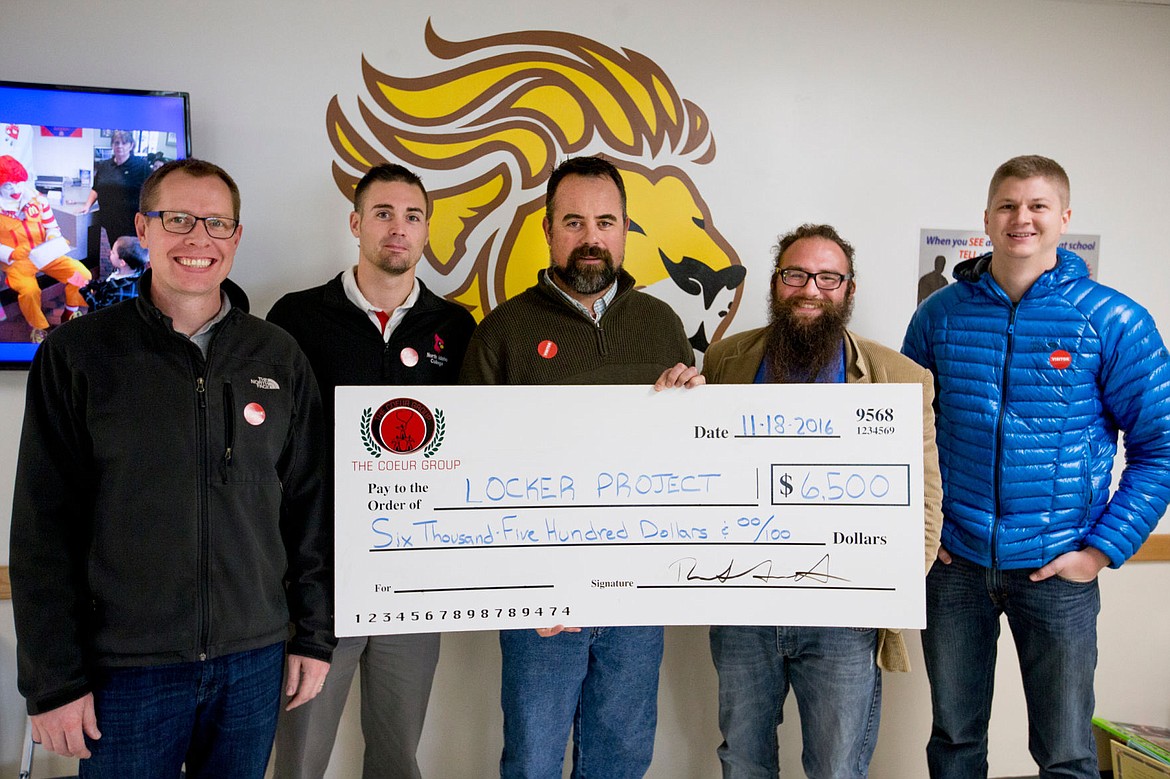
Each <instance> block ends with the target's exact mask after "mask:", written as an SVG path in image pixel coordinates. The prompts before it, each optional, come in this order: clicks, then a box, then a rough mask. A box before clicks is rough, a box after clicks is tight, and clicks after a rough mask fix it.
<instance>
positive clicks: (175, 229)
mask: <svg viewBox="0 0 1170 779" xmlns="http://www.w3.org/2000/svg"><path fill="white" fill-rule="evenodd" d="M142 215H143V216H157V217H158V218H159V221H160V222H162V227H163V229H164V230H166V231H167V232H168V233H174V234H175V235H186V234H187V233H189V232H191V231H192V230H194V229H195V224H196V223H197V222H202V223H203V227H204V228H205V229H206V230H207V234H208V235H210V236H211V237H212V238H231V237H232V236H233V235H235V234H236V230H238V229H239V228H240V222H239V220H238V219H228V218H227V217H225V216H193V215H191V214H187V213H184V212H182V211H143V212H142Z"/></svg>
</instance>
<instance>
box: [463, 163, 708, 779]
mask: <svg viewBox="0 0 1170 779" xmlns="http://www.w3.org/2000/svg"><path fill="white" fill-rule="evenodd" d="M629 224H630V220H629V218H628V217H627V216H626V195H625V186H624V184H623V183H622V178H621V174H620V173H619V172H618V171H617V169H616V168H615V167H614V166H613V165H612V164H610V163H609V162H607V161H605V160H603V159H601V158H598V157H576V158H573V159H569V160H566V161H565V162H563V163H561V165H560V166H558V167H557V169H556V170H555V171H553V173H552V175H551V176H550V177H549V181H548V196H547V201H546V204H545V218H544V232H545V238H546V239H547V240H548V245H549V255H550V258H551V263H550V266H549V268H548V269H547V270H545V271H542V272H541V273H540V275H539V277H538V278H537V281H536V284H535V285H534V286H532V287H531V288H529V289H528V290H526V291H524V292H522V293H521V294H519V295H517V296H516V297H514V298H512V299H511V300H509V301H507V302H506V303H503V304H502V305H500V306H498V307H497V308H496V309H495V310H494V311H492V312H491V313H490V314H488V316H487V317H485V318H484V320H483V322H481V323H480V325H479V327H478V328H477V329H476V331H475V334H474V335H473V336H472V339H471V344H470V346H469V347H468V350H467V356H466V358H465V359H464V363H463V373H462V374H461V376H460V381H461V382H462V383H464V384H647V385H649V384H653V383H654V382H655V380H656V379H657V378H658V377H659V375H660V374H662V372H663V371H664V370H666V369H668V368H669V367H670V366H672V365H675V364H676V363H680V362H681V363H685V364H687V365H692V364H694V352H693V350H692V348H691V345H690V344H689V343H688V342H687V337H686V334H685V333H684V331H683V327H682V322H680V321H679V318H678V316H677V315H675V313H674V312H673V311H671V310H670V307H669V306H667V305H666V304H665V303H663V302H662V301H660V300H657V299H655V298H653V297H650V296H649V295H646V294H644V293H642V292H639V291H637V290H635V289H634V279H633V277H631V276H630V274H628V273H626V272H625V271H624V270H622V259H623V258H624V255H625V245H626V231H627V230H628V229H629ZM552 391H555V390H552ZM565 411H566V413H571V414H592V415H594V416H595V417H596V418H597V435H598V436H604V435H605V421H606V410H605V409H604V408H599V407H594V408H571V409H566V410H565ZM548 423H549V424H550V425H554V426H555V425H556V420H555V419H550V420H548ZM566 445H567V446H571V442H567V444H566ZM500 648H501V651H502V654H503V669H502V680H501V686H502V689H501V706H502V708H503V710H504V753H503V757H502V759H501V761H500V774H501V776H502V777H505V778H507V777H531V776H560V774H561V764H562V762H563V760H564V754H565V742H566V741H567V740H568V737H569V728H570V726H572V727H573V729H574V732H575V736H574V742H575V743H574V750H573V760H574V763H575V771H574V776H576V775H582V776H591V775H594V774H595V773H598V771H600V772H601V773H602V774H604V775H605V776H610V777H628V778H629V779H636V778H637V777H641V776H643V775H644V774H645V773H646V769H647V768H648V767H649V765H650V758H651V756H652V755H653V753H654V730H655V726H656V722H657V698H658V666H659V664H660V663H661V661H662V628H661V627H653V626H652V627H584V628H581V627H568V628H566V627H564V626H563V625H557V626H555V627H551V628H541V629H540V630H536V631H532V630H501V631H500ZM599 775H600V774H599Z"/></svg>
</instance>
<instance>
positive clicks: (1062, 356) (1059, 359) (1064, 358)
mask: <svg viewBox="0 0 1170 779" xmlns="http://www.w3.org/2000/svg"><path fill="white" fill-rule="evenodd" d="M1048 364H1049V365H1051V366H1052V367H1053V368H1056V370H1058V371H1063V370H1064V369H1065V368H1067V367H1068V366H1070V365H1072V355H1071V354H1069V353H1068V352H1066V351H1065V350H1064V349H1057V350H1056V351H1055V352H1053V353H1052V354H1050V355H1048Z"/></svg>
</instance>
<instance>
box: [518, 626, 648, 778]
mask: <svg viewBox="0 0 1170 779" xmlns="http://www.w3.org/2000/svg"><path fill="white" fill-rule="evenodd" d="M500 650H501V652H502V653H503V668H502V681H501V691H500V704H501V707H502V708H503V710H504V753H503V756H502V757H501V758H500V776H501V777H504V779H513V778H515V779H520V778H521V777H523V779H560V777H561V766H562V763H564V759H565V743H566V742H567V741H568V738H569V727H570V726H572V729H573V773H572V777H573V779H640V777H642V776H644V775H645V774H646V770H647V769H648V768H649V767H650V758H651V757H652V756H653V754H654V729H655V726H656V725H657V722H658V667H659V665H661V663H662V628H660V627H618V628H612V627H607V628H582V629H581V632H580V633H559V634H557V635H555V636H552V637H551V638H541V637H540V636H538V635H537V634H536V631H534V630H501V631H500Z"/></svg>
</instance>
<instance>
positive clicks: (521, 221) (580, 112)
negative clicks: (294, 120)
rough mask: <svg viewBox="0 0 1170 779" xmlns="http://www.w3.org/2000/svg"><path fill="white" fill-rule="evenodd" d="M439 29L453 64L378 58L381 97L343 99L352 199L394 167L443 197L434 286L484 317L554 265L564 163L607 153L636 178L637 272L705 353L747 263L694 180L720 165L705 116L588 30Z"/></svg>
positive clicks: (370, 76) (341, 123) (443, 55)
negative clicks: (363, 182) (413, 65)
mask: <svg viewBox="0 0 1170 779" xmlns="http://www.w3.org/2000/svg"><path fill="white" fill-rule="evenodd" d="M425 36H426V46H427V49H428V51H430V53H431V54H433V55H434V56H435V57H437V58H438V59H440V60H444V61H446V62H447V63H449V64H448V66H447V67H445V68H444V69H441V70H439V72H436V73H434V74H433V75H429V76H423V77H417V78H403V77H397V76H392V75H390V74H387V73H382V72H379V71H378V70H375V69H374V68H373V67H372V66H371V65H370V64H369V62H367V61H366V60H365V59H364V58H363V62H362V68H363V74H364V77H365V83H366V87H367V89H368V92H369V94H368V96H366V97H364V98H363V97H359V98H358V101H357V103H358V108H357V116H356V117H354V118H353V119H351V118H349V117H347V116H346V114H345V113H344V112H343V111H342V109H341V105H340V102H339V100H338V98H337V97H336V96H335V97H334V98H333V100H332V101H330V103H329V108H328V110H327V113H326V122H327V126H328V132H329V138H330V141H331V143H332V144H333V148H334V149H335V151H336V153H337V155H338V159H337V160H335V161H334V163H333V177H334V180H335V181H336V182H337V186H338V188H339V189H340V190H341V191H342V192H343V193H344V194H345V195H346V196H347V197H350V198H352V196H353V188H354V186H355V185H356V184H357V181H358V179H359V178H360V177H361V175H362V174H364V173H365V172H366V171H367V170H369V168H370V167H372V166H373V165H377V164H379V163H382V162H399V163H401V164H403V165H406V166H407V167H410V168H412V169H414V170H415V171H416V172H418V173H419V175H421V176H422V177H423V180H424V181H425V182H426V184H427V188H428V190H430V194H431V200H432V204H433V213H432V216H431V237H430V243H429V245H428V247H427V250H426V254H425V258H426V261H427V263H428V264H429V266H430V268H431V269H432V270H433V271H435V273H434V274H430V275H428V276H427V283H428V285H429V286H431V287H432V289H434V291H435V292H436V293H438V294H441V295H443V296H445V297H447V298H448V299H450V300H454V301H456V302H458V303H461V304H463V305H464V306H466V307H467V308H468V309H469V310H471V311H472V313H473V314H475V316H476V318H477V319H478V318H482V317H483V315H484V314H486V313H487V312H488V311H490V310H491V309H492V308H493V307H494V306H496V305H497V304H499V303H501V302H503V301H504V300H507V299H508V298H510V297H512V296H513V295H515V294H517V293H519V292H521V291H523V290H525V289H527V288H528V287H530V286H532V284H533V283H534V282H535V281H536V274H537V272H538V271H539V270H540V269H541V268H545V267H547V266H548V246H547V244H546V243H545V239H544V233H543V231H542V229H541V220H542V218H543V216H544V197H545V185H546V182H547V179H548V176H549V174H550V173H551V171H552V169H553V167H554V166H555V165H556V163H557V162H558V161H559V160H560V159H563V158H565V157H570V156H575V155H580V154H602V155H604V156H606V157H607V158H608V159H610V160H611V161H613V163H614V164H615V165H616V166H617V167H618V168H619V169H620V170H621V172H622V177H623V178H624V179H625V183H626V190H627V195H628V201H629V216H630V222H631V224H630V232H629V237H628V238H627V243H626V257H625V267H626V269H627V270H629V272H630V273H631V274H632V275H633V276H634V278H635V279H636V280H637V281H638V283H639V285H640V286H641V287H642V288H643V289H644V290H645V291H646V292H648V293H650V294H652V295H655V296H656V297H659V298H661V299H663V300H665V301H666V302H667V303H669V304H670V305H671V306H672V307H673V308H674V310H675V311H676V312H677V313H678V315H679V317H680V318H682V320H683V324H684V326H685V327H686V330H687V333H688V335H689V336H690V338H691V343H692V345H693V346H694V347H695V349H696V350H698V351H700V352H702V351H704V350H706V348H707V345H708V343H709V342H710V341H712V340H714V339H715V338H717V337H718V336H720V335H721V334H722V333H723V331H724V330H726V328H727V325H728V324H729V322H730V320H731V316H732V313H733V311H734V308H735V306H736V304H737V303H738V302H739V296H740V291H741V289H742V286H741V285H742V283H743V279H744V275H745V269H744V268H743V265H742V264H741V263H740V261H739V257H738V256H737V255H736V254H735V251H734V250H733V249H732V248H731V246H730V245H729V244H728V242H727V241H726V239H724V237H723V236H722V235H720V233H719V231H718V230H716V229H715V227H714V223H713V220H712V215H711V212H710V210H709V209H708V207H707V204H706V202H705V201H704V200H703V198H702V196H701V195H700V193H699V191H698V189H697V188H696V187H695V184H694V182H693V181H692V180H691V179H690V177H689V176H688V175H687V173H686V170H687V169H688V168H689V167H691V166H694V165H705V164H707V163H709V162H710V161H711V160H713V159H714V157H715V140H714V137H713V136H712V134H711V129H710V126H709V125H708V122H707V117H706V115H705V114H704V113H703V111H702V109H700V108H699V107H698V106H696V105H694V104H693V103H691V102H690V101H687V100H683V99H681V98H680V97H679V96H678V93H677V92H676V90H675V89H674V86H673V85H672V84H671V82H670V80H669V79H668V78H667V77H666V74H665V73H664V72H663V71H662V69H661V68H659V67H658V66H657V65H656V64H654V63H653V62H652V61H650V60H649V59H647V58H646V57H645V56H643V55H641V54H639V53H637V52H632V51H629V50H628V49H623V50H622V51H620V52H619V51H615V50H613V49H611V48H609V47H607V46H604V45H602V44H600V43H598V42H597V41H593V40H590V39H588V38H585V37H582V36H579V35H572V34H569V33H561V32H517V33H508V34H502V35H495V36H490V37H486V38H479V39H475V40H470V41H465V42H455V41H448V40H444V39H443V38H440V37H439V35H438V34H437V33H436V32H435V31H434V28H433V27H432V25H431V23H430V22H428V23H427V28H426V33H425Z"/></svg>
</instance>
